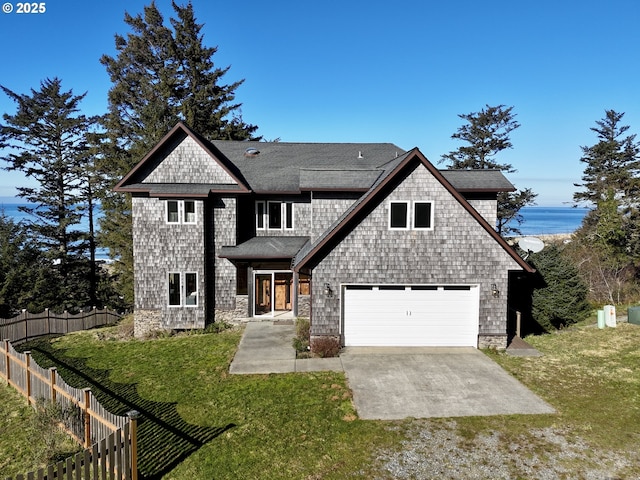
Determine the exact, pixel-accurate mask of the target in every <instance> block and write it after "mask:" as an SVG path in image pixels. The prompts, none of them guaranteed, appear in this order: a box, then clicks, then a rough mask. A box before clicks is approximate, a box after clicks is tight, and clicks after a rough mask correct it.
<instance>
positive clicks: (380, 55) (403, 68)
mask: <svg viewBox="0 0 640 480" xmlns="http://www.w3.org/2000/svg"><path fill="white" fill-rule="evenodd" d="M3 3H5V4H6V2H4V1H3ZM10 3H11V6H12V7H13V12H12V13H0V45H1V46H2V57H1V58H2V63H1V65H2V67H1V68H0V84H2V85H4V86H6V87H8V88H9V89H11V90H13V91H15V92H18V93H27V92H29V89H31V88H35V89H37V88H39V84H40V81H41V80H43V79H44V78H47V77H50V78H51V77H59V78H61V79H62V81H63V87H64V88H65V89H73V91H74V93H76V94H80V93H83V92H85V91H86V92H88V94H87V97H86V99H85V100H84V102H83V104H82V107H83V110H84V112H85V113H87V114H99V113H103V112H104V111H106V107H107V91H108V89H109V87H110V82H109V78H108V77H107V74H106V72H105V69H104V67H103V66H102V65H101V64H100V62H99V59H100V56H101V55H103V54H109V55H113V54H114V52H115V49H114V34H115V33H121V34H126V33H127V30H126V28H125V27H126V25H125V24H124V21H123V17H124V12H125V10H126V11H128V12H129V13H131V14H137V13H139V12H142V9H143V6H144V5H146V4H148V3H149V0H145V1H143V0H126V1H125V0H109V2H92V1H86V0H82V1H81V0H50V1H47V2H44V3H45V8H46V12H45V13H41V14H18V13H16V10H17V8H18V3H17V2H14V1H13V0H12V1H11V2H10ZM179 3H184V2H179ZM192 3H193V5H194V9H195V13H196V16H197V19H198V21H199V22H200V23H204V24H205V27H204V29H203V33H204V43H205V44H206V45H207V46H217V47H218V53H217V54H216V55H215V56H214V61H215V63H216V65H217V66H220V67H225V66H228V65H230V66H231V69H230V70H229V73H228V74H227V75H226V77H225V78H224V82H225V83H232V82H234V81H236V80H239V79H242V78H244V79H245V83H244V84H243V85H242V86H241V87H240V88H239V89H238V90H237V100H238V101H240V102H241V103H242V104H243V107H242V113H243V118H244V120H245V121H246V122H248V123H253V124H256V125H258V126H259V127H260V128H259V134H261V135H263V136H264V138H265V139H268V140H272V139H275V138H280V139H281V140H282V141H300V142H392V143H395V144H397V145H399V146H400V147H402V148H405V149H410V148H412V147H415V146H417V147H419V148H420V150H421V151H422V152H423V153H424V154H425V155H426V156H427V157H428V158H429V159H430V160H431V161H432V162H433V163H434V164H436V165H438V166H440V167H441V168H442V167H444V164H438V163H437V162H438V161H439V159H440V157H441V155H442V154H445V153H447V152H449V151H451V150H454V149H455V148H457V147H458V146H459V145H460V144H459V143H458V142H455V141H453V140H451V138H450V137H451V135H452V134H453V133H454V132H455V131H456V130H457V128H458V127H459V126H461V125H462V120H461V119H460V118H458V114H461V113H469V112H476V111H479V110H480V109H482V108H483V107H484V106H485V104H489V105H498V104H505V105H507V106H513V107H514V112H515V113H516V114H517V117H516V118H517V120H518V121H519V122H520V124H521V125H522V126H521V127H520V128H519V129H518V130H516V131H514V132H513V133H512V135H511V139H512V142H513V145H514V148H513V149H512V150H509V151H506V152H504V153H503V154H501V157H499V160H500V161H501V162H509V163H512V164H513V165H514V167H515V168H516V169H517V170H518V172H517V173H516V174H511V175H509V179H510V180H511V181H512V182H513V183H514V184H515V185H516V186H517V187H520V188H524V187H529V188H532V189H533V191H534V192H537V193H538V199H537V203H538V205H540V206H560V205H564V204H566V203H568V202H571V198H572V195H573V192H574V191H575V187H574V186H573V183H575V182H578V181H579V180H580V177H581V175H582V171H583V165H582V164H581V163H580V162H579V158H580V155H581V150H580V146H581V145H593V144H594V143H596V141H597V139H596V137H595V135H594V133H593V132H591V131H590V128H591V127H593V126H594V125H595V121H596V120H599V119H601V118H602V117H603V116H604V112H605V109H614V110H616V111H620V112H626V115H625V117H624V119H623V120H624V124H626V125H630V126H631V132H632V133H635V132H640V89H639V88H638V85H639V83H638V78H639V77H640V72H639V69H640V67H639V63H638V61H637V55H638V52H639V51H640V49H639V47H640V29H639V28H638V27H637V24H638V21H639V20H640V2H638V1H637V0H611V1H609V2H602V1H598V2H596V1H593V0H582V1H574V0H553V1H550V0H539V1H537V2H518V1H513V0H509V1H502V0H500V1H491V0H487V1H485V2H478V1H477V0H451V1H446V2H445V1H439V2H431V1H424V0H397V1H395V2H388V1H385V2H382V1H378V0H367V1H364V0H363V1H349V0H341V1H333V0H325V1H323V2H301V1H299V0H296V1H290V0H286V1H278V0H274V1H272V2H266V1H264V0H259V1H258V0H245V1H244V2H229V1H228V0H227V1H224V2H222V1H218V0H192ZM156 4H157V5H158V7H159V8H160V10H161V11H162V12H163V14H164V15H165V20H166V21H167V22H168V18H169V17H170V16H172V15H173V10H172V8H171V2H170V0H158V1H157V2H156ZM5 8H6V5H3V10H4V9H5ZM5 112H9V113H14V112H15V104H14V103H13V102H12V101H11V100H9V99H8V98H7V97H6V96H5V95H4V94H0V113H5ZM24 182H25V179H24V178H23V177H21V176H20V175H19V174H14V173H12V174H7V173H6V172H3V173H2V174H1V175H0V198H3V199H4V201H5V202H7V199H6V197H11V196H13V195H15V189H14V187H15V186H16V185H21V184H24Z"/></svg>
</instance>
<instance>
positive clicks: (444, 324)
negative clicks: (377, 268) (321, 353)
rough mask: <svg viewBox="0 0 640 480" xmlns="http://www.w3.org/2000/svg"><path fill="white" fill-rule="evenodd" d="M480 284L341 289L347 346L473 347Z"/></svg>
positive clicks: (476, 341) (365, 286) (476, 340)
mask: <svg viewBox="0 0 640 480" xmlns="http://www.w3.org/2000/svg"><path fill="white" fill-rule="evenodd" d="M479 290H480V288H479V286H478V285H344V286H343V296H342V298H343V302H342V311H343V317H342V318H343V325H342V328H343V334H344V344H345V346H362V347H364V346H403V347H418V346H424V347H453V346H455V347H462V346H465V347H467V346H470V347H477V345H478V328H479V305H480V295H479Z"/></svg>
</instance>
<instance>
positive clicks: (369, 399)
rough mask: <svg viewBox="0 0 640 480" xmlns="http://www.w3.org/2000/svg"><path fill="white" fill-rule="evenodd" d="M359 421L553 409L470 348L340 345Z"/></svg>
mask: <svg viewBox="0 0 640 480" xmlns="http://www.w3.org/2000/svg"><path fill="white" fill-rule="evenodd" d="M340 359H341V360H342V366H343V368H344V371H345V373H346V376H347V379H348V381H349V386H350V387H351V390H352V391H353V400H354V403H355V406H356V409H357V411H358V415H359V416H360V418H363V419H371V420H396V419H403V418H408V417H414V418H429V417H462V416H485V415H508V414H541V413H554V412H555V410H554V409H553V408H552V407H551V406H550V405H549V404H547V403H546V402H544V401H543V400H542V399H540V398H539V397H538V396H537V395H535V394H534V393H533V392H531V391H530V390H529V389H528V388H526V387H525V386H524V385H522V384H521V383H520V382H518V381H517V380H516V379H515V378H513V377H512V376H511V375H509V374H508V373H507V372H506V371H504V370H503V369H502V368H501V367H500V366H499V365H498V364H496V363H495V362H494V361H492V360H491V359H490V358H488V357H487V356H486V355H484V354H483V353H482V352H480V351H478V350H476V349H475V348H354V347H350V348H346V349H345V350H344V352H343V353H342V354H341V355H340Z"/></svg>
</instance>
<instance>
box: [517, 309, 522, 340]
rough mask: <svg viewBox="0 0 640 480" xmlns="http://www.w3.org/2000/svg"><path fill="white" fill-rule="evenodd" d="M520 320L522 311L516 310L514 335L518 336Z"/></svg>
mask: <svg viewBox="0 0 640 480" xmlns="http://www.w3.org/2000/svg"><path fill="white" fill-rule="evenodd" d="M521 321H522V313H520V312H516V337H518V338H520V322H521Z"/></svg>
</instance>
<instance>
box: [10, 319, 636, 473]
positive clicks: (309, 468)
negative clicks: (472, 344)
mask: <svg viewBox="0 0 640 480" xmlns="http://www.w3.org/2000/svg"><path fill="white" fill-rule="evenodd" d="M104 332H106V333H104ZM109 332H110V330H108V329H103V330H102V331H101V333H100V334H97V332H96V331H89V332H79V333H75V334H71V335H68V336H65V337H61V338H58V339H55V340H53V341H51V342H46V341H41V342H36V343H32V344H30V345H29V348H30V349H31V351H32V352H33V356H34V358H35V359H36V360H37V361H38V363H40V364H41V365H42V366H44V367H48V366H51V365H54V364H55V365H56V366H57V367H58V369H59V371H60V373H61V374H62V375H63V376H64V377H65V378H67V381H68V382H69V383H71V384H72V385H75V386H78V387H84V386H90V387H91V388H92V389H93V391H94V393H95V394H96V395H97V396H98V398H99V399H100V400H101V402H102V403H103V404H104V405H105V406H106V407H107V408H109V409H110V410H111V411H113V412H114V413H120V414H122V413H125V412H126V411H127V410H131V409H136V410H139V411H140V412H142V414H143V420H142V421H141V423H140V442H139V449H140V469H141V473H143V474H144V475H145V476H146V477H148V478H161V477H162V478H170V479H188V480H198V479H210V478H215V479H225V478H229V479H231V478H251V479H262V478H264V479H267V478H268V479H277V478H283V479H285V478H286V479H288V478H291V479H342V478H347V477H348V478H373V477H376V476H378V477H379V478H387V477H388V476H389V475H388V474H387V475H386V476H385V473H384V471H383V469H382V468H381V464H380V462H379V461H377V460H376V458H377V457H378V454H379V453H380V452H383V451H386V452H393V451H394V450H398V449H401V448H402V443H401V442H402V441H403V439H405V438H406V436H407V435H411V434H412V432H415V431H416V429H424V428H429V429H432V430H433V429H438V428H451V425H452V422H450V421H446V422H445V421H442V420H437V419H436V420H406V421H402V422H379V421H363V420H359V419H358V418H357V416H356V413H355V411H354V409H353V406H352V402H351V393H350V390H349V389H348V387H347V385H346V381H345V377H344V375H343V374H341V373H329V372H326V373H324V372H323V373H296V374H278V375H275V374H274V375H248V376H245V375H228V373H227V370H228V365H229V362H230V361H231V359H232V357H233V354H234V352H235V349H236V346H237V344H238V341H239V339H240V335H241V331H240V330H228V331H224V332H222V333H219V334H202V335H190V336H188V335H184V336H176V337H170V338H160V339H155V340H149V341H144V342H140V341H134V340H129V341H120V340H110V339H108V337H109ZM105 337H107V339H105ZM527 341H529V342H530V343H531V344H533V345H534V346H535V347H536V348H538V349H539V350H540V351H541V352H543V353H544V354H545V355H544V356H543V357H538V358H517V357H509V356H507V355H505V354H499V353H492V352H488V354H489V355H490V356H491V358H493V359H494V360H495V361H497V362H498V363H500V364H501V365H502V366H503V367H504V368H505V369H507V370H508V371H510V372H511V373H512V374H514V375H515V376H516V377H517V378H518V379H519V380H520V381H522V382H523V383H524V384H525V385H527V386H529V387H530V388H531V389H532V390H534V391H535V392H536V393H538V394H539V395H540V396H541V397H543V398H544V399H545V400H547V401H548V402H549V403H550V404H551V405H553V406H554V407H555V408H556V409H557V410H558V413H557V414H555V415H530V416H518V415H513V416H497V417H472V418H458V419H455V422H454V424H455V428H456V430H457V434H458V435H460V436H461V438H462V439H463V443H464V442H465V441H469V442H472V441H473V440H474V439H475V438H477V437H479V436H482V435H487V434H493V435H497V436H498V438H499V439H500V444H499V445H498V447H497V448H498V449H499V450H500V451H501V452H503V454H504V455H505V456H506V457H508V456H509V455H512V456H513V455H516V454H517V455H530V456H534V455H535V456H537V457H539V458H545V456H546V455H552V454H553V453H554V451H556V450H557V449H558V445H557V444H555V443H554V442H552V441H551V440H548V439H546V440H545V439H544V438H541V437H540V435H539V434H536V433H535V432H539V431H540V430H541V429H542V430H543V429H553V431H555V432H563V435H565V436H566V438H567V439H568V440H569V441H573V440H576V439H580V442H584V445H585V448H587V449H594V451H605V452H610V451H611V452H615V453H616V454H618V453H619V454H620V455H624V456H627V457H628V458H631V460H633V462H632V463H631V465H632V466H631V467H625V468H624V469H622V470H621V471H622V473H624V475H625V476H624V477H622V478H636V477H639V476H640V467H637V466H635V465H638V464H640V456H639V455H638V453H637V445H639V444H640V434H639V428H640V427H639V426H640V327H637V326H633V325H627V324H621V325H620V326H619V327H618V328H617V329H606V330H598V329H596V328H593V327H576V328H571V329H567V330H565V331H562V332H560V333H558V334H553V335H545V336H541V337H536V338H528V339H527ZM5 390H6V389H3V390H0V395H6V394H7V393H10V394H11V393H13V392H6V391H5ZM14 397H15V395H14ZM0 400H2V399H0ZM14 402H16V400H15V399H14ZM10 410H11V411H15V412H20V411H22V410H21V407H20V405H19V401H17V403H16V404H13V407H10ZM16 415H19V414H16ZM3 428H4V427H3ZM0 438H2V439H4V438H6V435H4V434H3V435H0ZM1 442H2V443H5V441H4V440H1ZM9 443H11V442H9ZM16 443H17V442H16ZM13 448H15V449H17V448H19V447H17V446H14V447H13ZM515 452H517V453H515ZM0 455H1V456H2V458H7V456H6V455H5V454H4V451H0ZM596 460H597V458H595V459H594V461H596ZM563 461H566V462H568V464H567V466H568V468H569V469H575V471H583V470H581V469H585V468H588V465H586V466H585V465H584V461H582V460H581V461H580V464H579V465H578V463H577V462H576V465H572V464H571V459H568V460H563ZM6 468H7V467H4V466H3V465H2V464H0V477H1V476H4V475H5V469H6ZM571 478H574V477H571ZM575 478H580V476H577V477H575Z"/></svg>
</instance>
